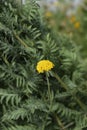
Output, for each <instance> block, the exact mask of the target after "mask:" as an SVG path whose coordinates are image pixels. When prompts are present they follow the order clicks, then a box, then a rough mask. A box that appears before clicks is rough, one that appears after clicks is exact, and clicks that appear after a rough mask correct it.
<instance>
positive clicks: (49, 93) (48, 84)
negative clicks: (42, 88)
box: [46, 72, 51, 104]
mask: <svg viewBox="0 0 87 130" xmlns="http://www.w3.org/2000/svg"><path fill="white" fill-rule="evenodd" d="M46 80H47V86H48V96H49V102H50V104H51V90H50V82H49V78H48V75H47V72H46Z"/></svg>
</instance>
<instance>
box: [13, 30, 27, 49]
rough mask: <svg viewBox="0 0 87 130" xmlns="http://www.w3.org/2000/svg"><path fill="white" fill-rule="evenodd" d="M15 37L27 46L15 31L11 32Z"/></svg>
mask: <svg viewBox="0 0 87 130" xmlns="http://www.w3.org/2000/svg"><path fill="white" fill-rule="evenodd" d="M13 34H14V36H15V38H16V39H17V40H18V41H19V42H20V43H21V44H22V45H23V46H25V47H26V48H28V45H27V44H26V43H25V42H24V41H23V40H22V39H21V38H20V37H19V36H18V35H17V34H16V33H15V32H13Z"/></svg>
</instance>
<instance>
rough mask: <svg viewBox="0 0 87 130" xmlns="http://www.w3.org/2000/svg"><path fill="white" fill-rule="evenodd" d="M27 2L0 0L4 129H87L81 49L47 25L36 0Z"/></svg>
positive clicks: (1, 125)
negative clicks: (20, 3) (18, 2)
mask: <svg viewBox="0 0 87 130" xmlns="http://www.w3.org/2000/svg"><path fill="white" fill-rule="evenodd" d="M16 1H18V0H16ZM26 2H27V3H26V4H24V5H22V6H20V5H18V4H16V3H15V1H13V0H0V130H83V128H86V129H84V130H87V117H86V115H87V84H86V82H87V78H86V75H87V74H86V70H87V69H85V68H83V67H82V63H83V61H82V60H81V57H80V55H78V54H79V53H78V49H76V46H75V45H74V43H73V42H72V41H71V40H70V39H69V38H68V37H66V36H63V35H59V34H58V33H54V32H53V30H51V29H49V28H48V27H47V26H46V24H45V22H44V21H43V19H42V16H41V15H40V14H39V13H41V12H40V10H39V6H38V4H37V2H35V0H26ZM19 7H20V8H19ZM40 16H41V17H40ZM41 59H42V60H41ZM80 60H81V61H80Z"/></svg>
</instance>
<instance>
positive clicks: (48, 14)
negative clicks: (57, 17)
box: [45, 11, 53, 18]
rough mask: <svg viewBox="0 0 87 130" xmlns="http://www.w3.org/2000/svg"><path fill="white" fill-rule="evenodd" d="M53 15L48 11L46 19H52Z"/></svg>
mask: <svg viewBox="0 0 87 130" xmlns="http://www.w3.org/2000/svg"><path fill="white" fill-rule="evenodd" d="M52 15H53V14H52V13H51V12H50V11H47V12H46V13H45V17H46V18H50V17H52Z"/></svg>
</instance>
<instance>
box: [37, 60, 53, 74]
mask: <svg viewBox="0 0 87 130" xmlns="http://www.w3.org/2000/svg"><path fill="white" fill-rule="evenodd" d="M53 67H54V64H53V63H52V62H51V61H49V60H41V61H39V62H38V63H37V66H36V69H37V71H38V72H39V73H44V72H47V71H49V70H51V69H52V68H53Z"/></svg>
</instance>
